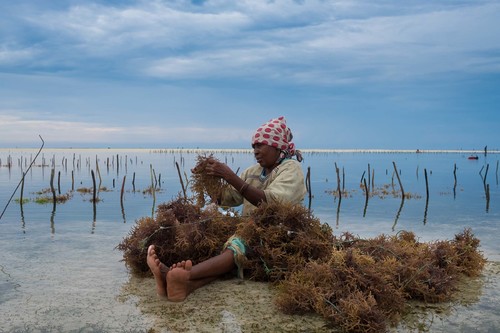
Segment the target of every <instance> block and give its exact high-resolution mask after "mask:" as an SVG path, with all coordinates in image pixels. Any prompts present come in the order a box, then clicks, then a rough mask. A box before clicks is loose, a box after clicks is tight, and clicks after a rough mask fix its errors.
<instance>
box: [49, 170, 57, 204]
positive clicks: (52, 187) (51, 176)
mask: <svg viewBox="0 0 500 333" xmlns="http://www.w3.org/2000/svg"><path fill="white" fill-rule="evenodd" d="M55 172H56V170H55V169H54V168H52V170H51V171H50V190H51V191H52V201H53V209H52V211H54V212H55V211H56V201H57V197H56V190H55V188H54V174H55Z"/></svg>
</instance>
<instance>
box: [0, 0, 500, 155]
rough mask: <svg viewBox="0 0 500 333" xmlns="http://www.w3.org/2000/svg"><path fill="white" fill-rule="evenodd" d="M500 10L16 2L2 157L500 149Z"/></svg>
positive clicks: (3, 46)
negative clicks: (271, 126)
mask: <svg viewBox="0 0 500 333" xmlns="http://www.w3.org/2000/svg"><path fill="white" fill-rule="evenodd" d="M499 31H500V0H496V1H495V0H434V1H428V0H418V1H417V0H405V1H397V0H340V1H337V0H332V1H326V0H275V1H272V0H266V1H263V0H239V1H233V0H214V1H212V0H206V1H203V0H196V1H195V0H192V1H187V0H172V1H161V0H143V1H140V0H139V1H132V0H129V1H127V0H123V1H122V0H110V1H104V0H102V1H100V0H65V1H63V0H51V1H32V0H16V1H1V3H0V147H4V148H6V147H37V146H39V144H40V140H39V137H38V135H41V136H42V137H43V138H44V140H45V142H46V147H145V148H150V147H174V148H175V147H185V148H187V147H214V148H247V147H249V143H250V142H249V141H250V136H251V135H252V132H253V131H254V130H255V128H256V127H258V126H259V125H260V124H261V123H263V122H265V121H267V120H268V119H270V118H273V117H277V116H280V115H284V116H286V118H287V119H288V124H289V126H290V127H291V128H292V130H293V132H294V137H295V142H296V145H297V147H299V148H339V149H348V148H380V149H416V148H420V149H482V148H483V147H484V146H485V145H488V147H489V148H490V149H500V134H499V133H498V132H499V128H500V33H499Z"/></svg>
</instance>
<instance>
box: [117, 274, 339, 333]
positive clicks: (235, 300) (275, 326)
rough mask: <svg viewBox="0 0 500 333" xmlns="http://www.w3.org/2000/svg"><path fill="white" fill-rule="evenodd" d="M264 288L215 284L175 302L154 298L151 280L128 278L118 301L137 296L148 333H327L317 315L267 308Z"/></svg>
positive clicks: (270, 296)
mask: <svg viewBox="0 0 500 333" xmlns="http://www.w3.org/2000/svg"><path fill="white" fill-rule="evenodd" d="M275 294H276V292H275V290H274V288H273V287H271V286H270V284H268V283H260V282H253V281H248V280H240V279H236V278H235V279H229V280H218V281H215V282H213V283H210V284H209V285H207V286H204V287H203V288H201V289H198V290H196V291H195V292H194V293H192V294H191V295H189V297H188V298H187V299H186V300H185V301H184V302H181V303H172V302H168V301H166V300H162V299H160V298H159V297H158V296H157V295H156V289H155V282H154V279H153V278H136V277H131V279H130V281H129V283H127V284H126V285H125V286H124V288H123V297H127V295H129V296H139V301H138V307H139V308H140V310H141V311H142V312H143V313H144V314H145V315H146V316H148V317H150V318H151V319H152V320H153V322H152V328H151V330H150V332H161V333H167V332H168V333H174V332H224V333H238V332H331V329H328V328H327V327H326V325H327V324H328V323H327V322H326V321H325V320H323V318H321V317H320V316H317V315H314V314H311V315H303V316H300V315H293V316H291V315H285V314H283V313H282V312H280V311H279V310H278V309H277V308H276V307H275V306H274V304H273V300H274V296H275Z"/></svg>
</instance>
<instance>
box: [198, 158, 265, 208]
mask: <svg viewBox="0 0 500 333" xmlns="http://www.w3.org/2000/svg"><path fill="white" fill-rule="evenodd" d="M205 171H206V172H207V174H209V175H211V176H216V177H221V178H223V179H224V180H225V181H226V182H228V183H229V184H230V185H231V186H233V187H234V188H235V189H236V190H237V191H238V192H239V193H240V194H241V195H242V196H243V197H244V198H245V199H247V200H248V201H249V202H250V203H251V204H252V205H254V206H258V205H259V204H260V203H261V202H266V195H265V193H264V191H262V190H259V189H258V188H256V187H254V186H252V185H250V184H248V183H246V182H245V181H244V180H243V179H241V178H240V177H238V175H237V174H235V173H234V172H233V170H231V168H230V167H228V166H227V165H226V164H224V163H221V162H219V161H216V160H210V161H208V163H207V166H206V168H205Z"/></svg>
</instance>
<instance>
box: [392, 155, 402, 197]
mask: <svg viewBox="0 0 500 333" xmlns="http://www.w3.org/2000/svg"><path fill="white" fill-rule="evenodd" d="M392 165H393V166H394V173H395V174H396V177H397V178H398V182H399V188H401V196H402V197H403V199H404V197H405V190H404V189H403V184H402V183H401V178H399V173H398V168H397V167H396V162H394V161H393V162H392Z"/></svg>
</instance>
